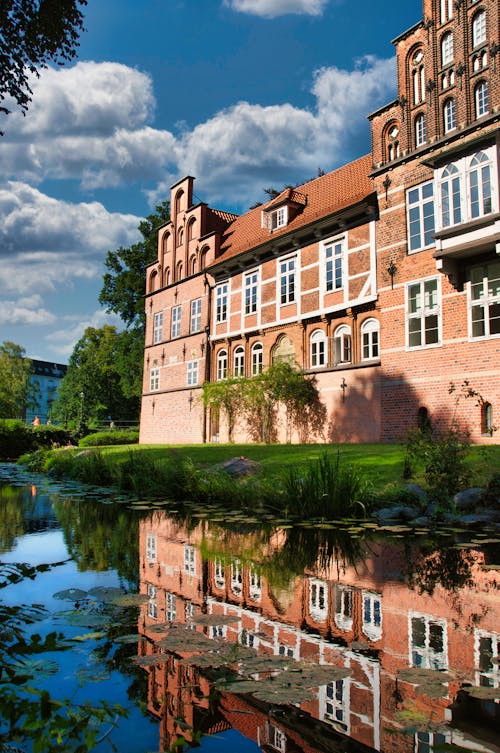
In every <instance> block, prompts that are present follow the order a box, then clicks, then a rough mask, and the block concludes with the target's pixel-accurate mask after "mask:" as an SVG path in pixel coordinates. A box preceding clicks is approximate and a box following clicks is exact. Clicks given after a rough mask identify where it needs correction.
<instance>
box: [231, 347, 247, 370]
mask: <svg viewBox="0 0 500 753" xmlns="http://www.w3.org/2000/svg"><path fill="white" fill-rule="evenodd" d="M233 376H235V377H243V376H245V348H244V347H243V346H242V345H238V347H237V348H235V351H234V353H233Z"/></svg>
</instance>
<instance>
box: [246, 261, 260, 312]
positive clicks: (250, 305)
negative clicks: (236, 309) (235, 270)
mask: <svg viewBox="0 0 500 753" xmlns="http://www.w3.org/2000/svg"><path fill="white" fill-rule="evenodd" d="M243 291H244V304H243V305H244V311H245V316H250V314H255V313H257V309H258V306H259V271H258V270H254V271H253V272H247V274H245V276H244V278H243Z"/></svg>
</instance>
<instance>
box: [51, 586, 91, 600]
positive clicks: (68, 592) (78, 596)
mask: <svg viewBox="0 0 500 753" xmlns="http://www.w3.org/2000/svg"><path fill="white" fill-rule="evenodd" d="M53 596H54V599H65V600H67V601H81V600H82V599H87V598H88V593H87V591H83V590H82V589H81V588H66V589H65V590H64V591H58V592H57V593H55V594H53Z"/></svg>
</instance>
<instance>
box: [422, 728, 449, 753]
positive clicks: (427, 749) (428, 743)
mask: <svg viewBox="0 0 500 753" xmlns="http://www.w3.org/2000/svg"><path fill="white" fill-rule="evenodd" d="M449 743H450V736H449V735H443V734H442V733H441V732H416V733H415V753H437V751H439V750H446V744H448V748H450V747H451V746H450V745H449Z"/></svg>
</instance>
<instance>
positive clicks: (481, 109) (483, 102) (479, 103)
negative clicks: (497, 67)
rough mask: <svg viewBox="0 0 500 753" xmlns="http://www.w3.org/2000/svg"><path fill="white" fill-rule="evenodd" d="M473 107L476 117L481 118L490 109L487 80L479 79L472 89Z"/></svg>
mask: <svg viewBox="0 0 500 753" xmlns="http://www.w3.org/2000/svg"><path fill="white" fill-rule="evenodd" d="M474 107H475V111H476V118H482V117H483V115H487V114H488V113H489V111H490V103H489V91H488V82H487V81H480V82H479V83H478V85H477V86H476V87H475V89H474Z"/></svg>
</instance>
